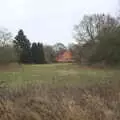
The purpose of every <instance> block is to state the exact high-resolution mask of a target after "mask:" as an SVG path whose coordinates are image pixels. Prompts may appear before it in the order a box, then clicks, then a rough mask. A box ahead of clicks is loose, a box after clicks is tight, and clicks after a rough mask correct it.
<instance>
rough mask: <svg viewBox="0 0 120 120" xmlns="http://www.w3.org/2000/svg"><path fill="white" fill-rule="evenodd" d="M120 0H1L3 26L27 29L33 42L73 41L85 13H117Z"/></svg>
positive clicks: (14, 33)
mask: <svg viewBox="0 0 120 120" xmlns="http://www.w3.org/2000/svg"><path fill="white" fill-rule="evenodd" d="M117 6H118V0H0V27H5V28H7V29H8V30H9V31H10V32H12V33H13V35H16V34H17V31H18V30H19V29H23V30H24V32H25V34H26V35H27V37H28V38H29V40H31V42H33V41H36V42H38V41H39V42H43V43H45V44H54V43H56V42H63V43H64V44H68V43H70V42H73V41H74V40H73V38H72V31H73V26H74V25H75V24H77V23H79V20H80V19H81V17H82V16H83V15H84V14H91V13H103V12H104V13H111V14H113V15H115V14H116V13H117Z"/></svg>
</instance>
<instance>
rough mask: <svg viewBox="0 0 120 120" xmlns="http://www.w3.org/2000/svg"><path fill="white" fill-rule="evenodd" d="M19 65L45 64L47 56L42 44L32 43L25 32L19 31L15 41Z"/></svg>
mask: <svg viewBox="0 0 120 120" xmlns="http://www.w3.org/2000/svg"><path fill="white" fill-rule="evenodd" d="M13 43H14V47H15V50H16V53H17V56H18V58H19V61H18V62H19V63H26V64H29V63H34V64H44V63H45V56H44V50H43V44H42V43H35V42H34V43H32V45H31V43H30V41H29V40H28V38H27V37H26V36H25V34H24V32H23V30H19V32H18V35H17V36H16V37H15V40H14V41H13Z"/></svg>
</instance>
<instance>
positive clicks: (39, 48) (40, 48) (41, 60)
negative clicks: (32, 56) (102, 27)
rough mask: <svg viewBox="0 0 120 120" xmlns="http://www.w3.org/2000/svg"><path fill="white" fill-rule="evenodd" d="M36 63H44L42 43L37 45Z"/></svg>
mask: <svg viewBox="0 0 120 120" xmlns="http://www.w3.org/2000/svg"><path fill="white" fill-rule="evenodd" d="M38 61H39V62H40V64H44V63H45V55H44V48H43V44H42V43H38Z"/></svg>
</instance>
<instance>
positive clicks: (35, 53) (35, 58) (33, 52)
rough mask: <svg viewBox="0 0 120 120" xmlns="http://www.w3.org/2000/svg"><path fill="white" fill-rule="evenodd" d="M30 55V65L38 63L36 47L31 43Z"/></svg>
mask: <svg viewBox="0 0 120 120" xmlns="http://www.w3.org/2000/svg"><path fill="white" fill-rule="evenodd" d="M31 53H32V63H37V62H38V60H37V59H38V46H37V43H33V44H32V47H31Z"/></svg>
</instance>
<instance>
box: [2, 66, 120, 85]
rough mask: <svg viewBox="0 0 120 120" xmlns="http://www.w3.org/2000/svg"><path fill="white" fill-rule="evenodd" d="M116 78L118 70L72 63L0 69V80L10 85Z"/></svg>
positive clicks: (84, 81) (86, 83)
mask: <svg viewBox="0 0 120 120" xmlns="http://www.w3.org/2000/svg"><path fill="white" fill-rule="evenodd" d="M118 79H120V72H119V70H112V69H111V70H108V69H95V68H88V67H81V66H77V65H72V64H48V65H22V66H21V67H20V68H19V69H12V68H11V70H10V69H8V70H4V71H0V80H1V81H4V82H5V83H6V84H8V85H10V86H19V85H25V84H32V83H37V82H40V83H48V84H55V85H72V86H73V85H75V86H76V85H78V86H81V87H84V86H87V85H92V84H99V83H100V84H101V83H107V82H110V81H111V82H112V81H113V80H114V81H116V80H117V81H118Z"/></svg>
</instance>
